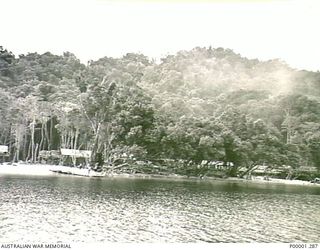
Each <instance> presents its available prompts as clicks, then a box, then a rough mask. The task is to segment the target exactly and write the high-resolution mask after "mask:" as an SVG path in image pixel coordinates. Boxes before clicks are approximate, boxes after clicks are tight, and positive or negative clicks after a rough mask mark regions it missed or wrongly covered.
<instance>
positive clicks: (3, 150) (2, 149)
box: [0, 145, 9, 156]
mask: <svg viewBox="0 0 320 250" xmlns="http://www.w3.org/2000/svg"><path fill="white" fill-rule="evenodd" d="M8 154H9V147H8V146H5V145H0V155H1V156H6V155H8Z"/></svg>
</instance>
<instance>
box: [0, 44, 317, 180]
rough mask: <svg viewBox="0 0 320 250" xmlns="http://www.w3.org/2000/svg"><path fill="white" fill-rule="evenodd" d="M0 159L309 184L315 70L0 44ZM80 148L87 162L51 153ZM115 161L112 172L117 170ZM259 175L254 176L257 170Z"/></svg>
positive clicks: (206, 53)
mask: <svg viewBox="0 0 320 250" xmlns="http://www.w3.org/2000/svg"><path fill="white" fill-rule="evenodd" d="M0 102H1V103H0V117H1V122H0V145H4V146H7V147H8V153H6V152H2V153H1V152H0V154H2V156H1V157H0V158H1V160H2V161H11V162H19V161H24V162H29V163H32V164H34V163H41V162H46V163H48V164H59V163H62V164H65V165H79V164H90V165H95V164H96V163H97V162H99V161H100V162H101V161H102V162H103V164H102V165H104V168H105V169H106V170H107V171H109V170H110V166H111V170H112V171H113V172H115V173H127V174H132V173H134V174H139V173H141V174H158V175H171V174H177V175H182V176H189V177H192V176H195V177H198V178H205V177H217V178H225V177H232V176H233V177H237V176H238V177H246V176H249V177H250V176H251V175H252V174H253V175H256V176H259V175H260V176H262V177H263V178H264V177H266V178H269V177H277V178H286V179H301V180H312V179H314V178H316V177H319V167H320V154H319V151H320V132H319V131H320V73H319V72H309V71H305V70H300V71H298V70H295V69H292V68H290V67H288V66H287V65H286V64H285V63H284V62H282V61H280V60H270V61H259V60H249V59H247V58H243V57H241V56H240V55H238V54H236V53H234V52H233V51H232V50H229V49H222V48H216V49H214V48H211V47H210V48H195V49H193V50H191V51H180V52H178V53H177V54H176V55H169V56H167V57H166V58H163V59H162V60H161V62H160V63H157V62H155V61H153V60H149V59H148V58H147V57H145V56H144V55H141V54H132V53H128V54H126V55H125V56H123V57H122V58H109V57H104V58H101V59H99V60H97V61H90V62H89V63H88V64H87V65H84V64H82V63H80V61H79V60H78V59H77V58H76V57H75V56H74V55H73V54H71V53H69V52H66V53H64V54H63V55H62V56H58V55H53V54H51V53H49V52H47V53H44V54H42V55H40V54H37V53H28V54H26V55H19V56H18V57H17V56H15V55H13V54H12V53H11V52H9V51H8V50H6V49H4V48H2V47H1V48H0ZM61 148H64V149H75V150H90V151H92V155H91V156H90V159H87V160H83V159H82V160H81V159H70V158H68V157H55V156H54V152H57V151H59V150H60V149H61ZM117 166H121V167H119V168H117ZM259 171H260V172H259Z"/></svg>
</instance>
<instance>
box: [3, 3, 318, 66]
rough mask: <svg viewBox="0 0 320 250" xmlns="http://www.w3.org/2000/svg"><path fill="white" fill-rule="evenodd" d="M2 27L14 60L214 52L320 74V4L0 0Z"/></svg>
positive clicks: (160, 55)
mask: <svg viewBox="0 0 320 250" xmlns="http://www.w3.org/2000/svg"><path fill="white" fill-rule="evenodd" d="M0 23H1V26H0V27H1V29H0V45H3V46H4V47H5V48H7V49H8V50H10V51H12V52H13V53H14V54H16V55H19V54H22V53H24V54H26V53H27V52H35V51H37V52H39V53H44V52H47V51H50V52H52V53H55V54H62V52H63V51H70V52H72V53H74V54H75V55H76V56H77V57H78V58H80V59H81V61H82V62H87V61H88V60H90V59H93V60H95V59H98V58H100V57H103V56H111V57H120V56H122V55H123V54H125V53H127V52H141V53H143V54H145V55H147V56H149V57H150V58H159V57H163V56H165V55H167V54H169V53H175V52H177V51H179V50H189V49H192V48H193V47H196V46H201V47H202V46H206V47H208V46H210V45H211V46H212V47H214V48H216V47H224V48H230V49H233V50H234V51H235V52H236V53H240V54H241V55H242V56H245V57H248V58H258V59H262V60H267V59H273V58H280V59H282V60H284V61H286V62H287V63H288V64H289V65H290V66H292V67H294V68H298V69H308V70H313V71H317V70H320V47H319V46H320V35H319V33H320V1H319V0H283V1H279V0H278V1H275V0H274V1H264V2H259V3H252V2H247V3H246V2H244V3H243V2H242V3H239V2H237V3H235V2H228V3H225V2H224V3H223V1H220V3H216V2H212V3H208V2H202V3H197V2H196V0H195V1H194V3H190V2H189V3H181V2H180V3H179V2H176V3H173V2H170V1H167V2H162V3H161V2H157V3H154V2H153V3H148V2H147V1H145V2H134V3H133V1H132V0H131V3H130V1H129V0H128V1H121V2H120V1H116V0H114V1H112V0H109V1H107V0H0Z"/></svg>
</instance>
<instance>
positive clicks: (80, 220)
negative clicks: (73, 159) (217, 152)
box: [0, 175, 320, 243]
mask: <svg viewBox="0 0 320 250" xmlns="http://www.w3.org/2000/svg"><path fill="white" fill-rule="evenodd" d="M0 191H1V193H0V241H1V242H11V243H12V242H65V243H70V242H319V241H320V187H313V186H311V187H302V186H285V185H271V184H252V183H235V182H234V183H232V182H224V181H215V182H207V181H188V180H162V179H120V178H116V179H89V178H82V177H69V176H67V177H64V176H60V177H59V176H51V177H49V176H48V177H30V176H28V177H27V176H9V175H8V176H0Z"/></svg>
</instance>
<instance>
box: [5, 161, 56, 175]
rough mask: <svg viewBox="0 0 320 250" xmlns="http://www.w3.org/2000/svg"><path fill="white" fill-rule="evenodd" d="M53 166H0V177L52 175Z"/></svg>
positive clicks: (15, 164)
mask: <svg viewBox="0 0 320 250" xmlns="http://www.w3.org/2000/svg"><path fill="white" fill-rule="evenodd" d="M52 167H53V165H44V164H25V163H13V164H7V163H3V164H0V175H40V176H41V175H52V174H54V173H53V172H51V171H50V168H52Z"/></svg>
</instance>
